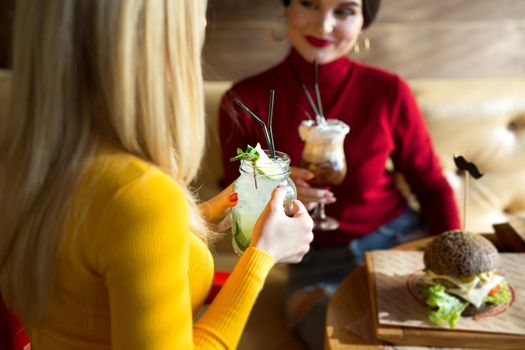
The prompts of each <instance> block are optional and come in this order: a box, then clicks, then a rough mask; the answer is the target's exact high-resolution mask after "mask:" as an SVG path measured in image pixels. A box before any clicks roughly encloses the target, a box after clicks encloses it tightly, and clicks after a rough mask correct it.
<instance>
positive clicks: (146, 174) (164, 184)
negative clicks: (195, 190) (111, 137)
mask: <svg viewBox="0 0 525 350" xmlns="http://www.w3.org/2000/svg"><path fill="white" fill-rule="evenodd" d="M81 186H84V187H90V186H95V187H94V188H96V191H97V192H99V195H100V196H101V198H106V199H108V200H109V199H110V198H113V197H115V196H116V195H117V194H118V193H119V192H123V191H128V192H129V191H130V190H133V191H134V192H136V193H137V195H140V193H144V194H146V193H147V192H149V191H160V192H164V193H168V192H169V193H172V194H175V195H177V197H179V194H180V197H181V198H183V197H184V195H183V189H182V188H181V187H180V186H179V185H178V184H177V183H176V182H175V181H174V180H173V179H172V178H171V177H170V176H169V175H168V174H166V173H165V172H163V171H162V170H161V169H159V168H158V167H157V166H155V165H153V164H151V163H148V162H147V161H145V160H143V159H141V158H140V157H138V156H135V155H133V154H130V153H128V152H125V151H123V150H119V149H116V148H103V149H101V150H98V151H97V152H96V154H95V155H94V157H93V159H92V160H91V162H90V164H89V166H88V168H87V171H86V176H85V178H84V179H83V181H82V183H81Z"/></svg>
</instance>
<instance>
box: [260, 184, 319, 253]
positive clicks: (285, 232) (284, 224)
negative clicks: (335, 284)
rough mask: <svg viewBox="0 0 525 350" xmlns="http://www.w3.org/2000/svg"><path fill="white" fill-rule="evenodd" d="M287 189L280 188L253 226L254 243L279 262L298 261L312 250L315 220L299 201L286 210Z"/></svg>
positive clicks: (293, 201) (273, 193)
mask: <svg viewBox="0 0 525 350" xmlns="http://www.w3.org/2000/svg"><path fill="white" fill-rule="evenodd" d="M285 196H286V190H285V188H284V187H281V186H279V187H277V188H276V189H274V190H273V192H272V196H271V198H270V201H269V202H268V204H266V207H265V208H264V210H263V212H262V213H261V215H260V216H259V218H258V219H257V222H256V224H255V226H254V228H253V234H252V240H251V243H250V245H252V246H255V247H256V248H258V249H260V250H262V251H264V252H265V253H267V254H268V255H270V256H271V257H272V258H273V259H274V261H275V262H276V263H298V262H300V261H301V260H302V258H303V256H304V255H305V254H306V253H307V252H308V251H309V250H310V243H311V242H312V240H313V238H314V236H313V232H312V229H313V220H312V218H311V217H310V215H309V214H308V211H307V210H306V208H305V206H304V205H303V204H302V203H301V202H300V201H298V200H292V201H291V202H290V204H291V205H290V206H289V208H290V209H289V211H288V212H285V209H284V199H285Z"/></svg>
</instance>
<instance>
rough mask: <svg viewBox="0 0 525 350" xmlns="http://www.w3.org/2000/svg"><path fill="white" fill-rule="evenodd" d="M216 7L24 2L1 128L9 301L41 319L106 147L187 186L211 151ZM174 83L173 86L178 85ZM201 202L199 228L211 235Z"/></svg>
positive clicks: (2, 252)
mask: <svg viewBox="0 0 525 350" xmlns="http://www.w3.org/2000/svg"><path fill="white" fill-rule="evenodd" d="M205 7H206V1H205V0H191V1H187V0H155V1H152V0H111V1H107V0H39V1H34V0H17V2H16V12H15V31H14V32H15V37H14V41H13V42H14V45H15V46H14V54H13V58H14V60H13V61H14V66H13V73H12V85H11V86H12V90H11V109H10V113H9V116H8V117H7V118H1V119H0V215H1V218H0V222H1V229H0V263H1V265H0V287H1V290H0V292H1V295H2V297H3V298H4V299H5V301H6V302H7V303H8V304H9V305H10V306H11V307H13V308H14V309H15V310H16V311H17V312H18V313H19V314H20V316H21V317H22V319H23V321H24V322H26V323H37V322H38V321H39V320H41V317H42V316H43V314H44V312H45V307H46V304H47V302H48V298H49V293H50V288H51V285H52V280H53V273H52V271H53V264H54V261H55V254H56V250H57V246H58V243H59V239H60V234H61V230H62V226H63V224H64V220H65V216H66V215H67V212H66V208H67V204H68V201H70V200H71V198H70V196H71V195H70V194H71V192H72V190H73V189H74V187H75V185H76V183H77V181H78V180H77V179H78V178H79V177H80V176H81V175H82V171H83V164H86V163H87V162H86V161H87V160H89V159H90V157H91V155H92V153H93V150H94V149H95V147H96V144H97V140H98V139H101V138H104V139H110V140H111V141H112V142H114V143H116V144H118V145H120V146H121V147H122V148H123V149H124V150H126V151H128V152H130V153H132V154H134V155H137V156H138V157H141V158H142V159H144V160H146V161H148V162H151V163H153V164H155V165H157V166H158V167H159V168H161V169H162V170H164V171H165V172H166V173H168V174H170V175H171V176H172V178H173V179H174V180H175V181H177V182H178V183H179V184H181V185H182V187H183V188H187V186H188V185H189V183H190V181H191V180H192V179H193V177H194V176H195V175H196V173H197V171H198V168H199V164H200V159H201V156H202V152H203V147H204V110H203V108H204V107H203V105H204V103H203V87H202V84H203V83H202V74H201V60H200V57H201V48H202V42H203V35H204V30H203V26H204V23H205ZM167 80H169V86H168V84H167ZM187 198H188V201H189V202H190V225H191V229H192V231H193V232H194V233H196V234H198V235H199V236H200V237H201V238H202V239H203V240H204V241H206V240H207V229H206V226H205V224H204V223H203V221H202V219H201V218H200V216H199V214H198V210H197V208H196V205H195V202H194V198H193V196H192V194H191V193H190V191H189V190H188V191H187Z"/></svg>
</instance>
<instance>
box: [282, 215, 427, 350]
mask: <svg viewBox="0 0 525 350" xmlns="http://www.w3.org/2000/svg"><path fill="white" fill-rule="evenodd" d="M426 235H427V233H426V230H425V228H424V226H423V225H422V222H421V218H420V216H419V214H418V213H416V212H414V211H413V210H411V209H407V210H405V211H404V212H403V213H402V214H401V215H399V216H398V217H397V218H395V219H394V220H392V221H390V222H388V223H386V224H385V225H383V226H381V227H379V228H378V229H377V230H375V231H372V232H370V233H369V234H367V235H365V236H363V237H362V238H359V239H356V240H353V241H352V242H350V244H349V245H348V246H347V245H342V246H331V247H323V248H315V247H314V248H312V249H311V250H310V252H308V254H306V255H305V257H304V259H303V261H302V262H300V263H299V264H296V265H290V275H289V280H288V289H287V303H286V304H287V310H286V314H287V319H288V324H289V326H290V328H292V329H293V330H294V332H295V333H296V334H297V336H298V337H299V338H300V339H301V340H302V341H303V343H304V344H305V346H306V347H307V348H308V349H312V350H317V349H323V346H324V328H325V327H324V323H325V318H326V310H327V308H328V302H329V301H330V298H331V297H332V295H333V294H334V292H335V289H336V288H337V286H338V285H339V283H340V282H341V281H342V280H343V279H344V278H345V277H346V276H347V275H348V274H349V273H350V272H352V271H353V270H354V269H355V268H356V267H357V266H359V265H360V264H362V263H363V259H364V254H365V252H366V251H368V250H380V249H388V248H391V247H394V246H396V245H399V244H401V243H404V242H408V241H410V240H413V239H417V238H421V237H424V236H426Z"/></svg>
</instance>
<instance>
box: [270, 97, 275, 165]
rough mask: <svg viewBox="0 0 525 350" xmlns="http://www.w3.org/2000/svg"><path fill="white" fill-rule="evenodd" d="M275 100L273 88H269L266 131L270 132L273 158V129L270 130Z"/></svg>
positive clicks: (272, 155) (273, 156) (273, 155)
mask: <svg viewBox="0 0 525 350" xmlns="http://www.w3.org/2000/svg"><path fill="white" fill-rule="evenodd" d="M274 100H275V90H274V89H271V90H270V106H269V107H268V111H269V112H268V133H269V134H270V155H271V157H272V159H275V144H274V143H273V130H272V121H273V102H274Z"/></svg>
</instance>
